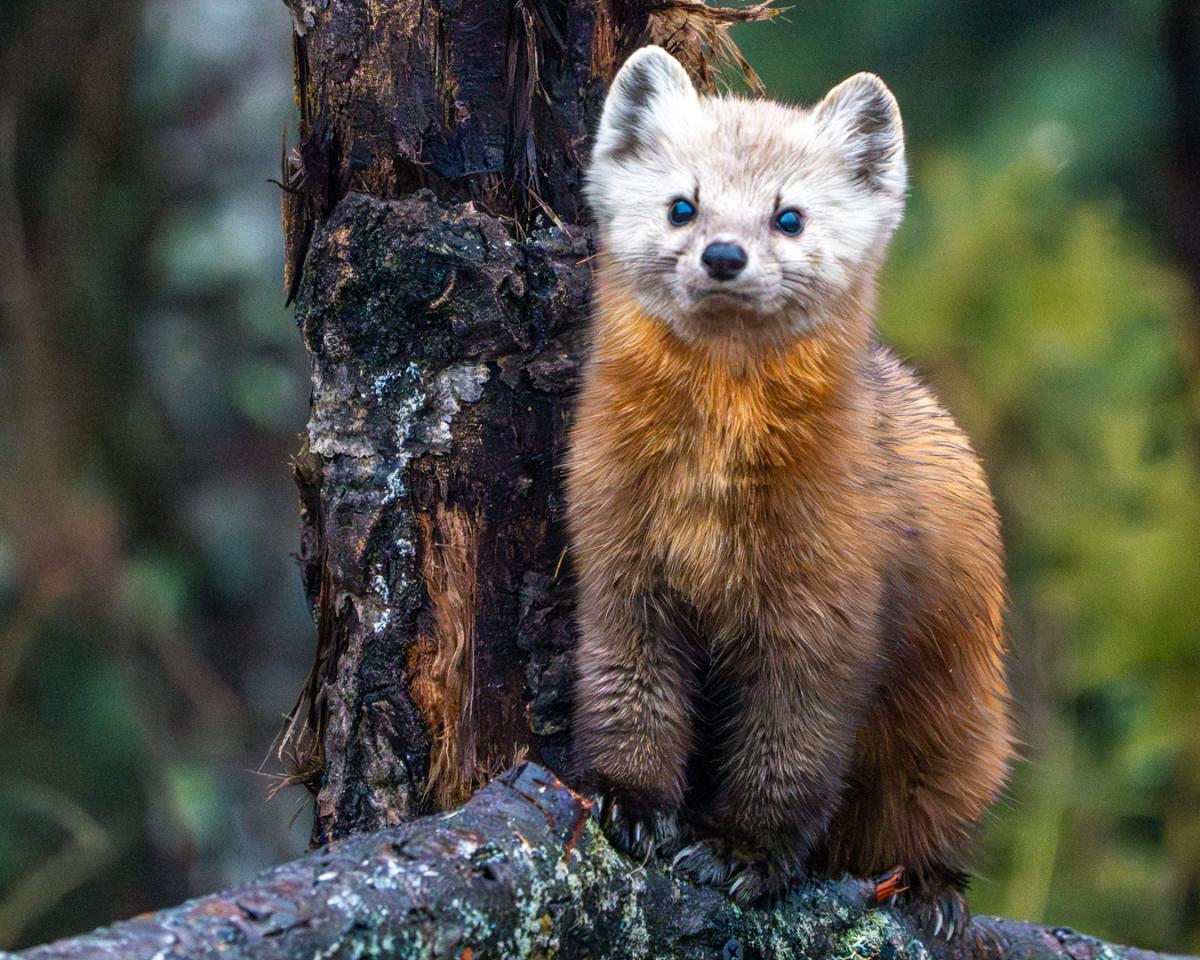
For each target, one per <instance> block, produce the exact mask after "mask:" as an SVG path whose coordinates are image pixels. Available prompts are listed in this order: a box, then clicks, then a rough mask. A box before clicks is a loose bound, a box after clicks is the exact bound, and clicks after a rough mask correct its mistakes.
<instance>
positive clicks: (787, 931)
mask: <svg viewBox="0 0 1200 960" xmlns="http://www.w3.org/2000/svg"><path fill="white" fill-rule="evenodd" d="M874 899H875V898H874V885H873V884H868V883H862V882H859V881H853V880H843V881H838V882H829V883H821V884H815V885H813V886H812V887H811V888H810V889H809V890H807V891H805V892H804V893H803V894H802V895H800V894H797V895H793V897H792V898H791V899H790V900H789V901H788V902H787V903H785V904H784V905H783V906H781V907H779V908H778V909H774V910H743V909H741V908H739V907H737V906H736V905H734V904H733V903H732V902H731V901H730V900H729V899H728V898H726V897H725V896H724V895H723V894H721V893H720V892H718V891H716V890H713V889H710V888H705V887H698V886H695V885H693V884H690V883H688V882H686V881H682V880H680V879H678V878H677V877H674V876H672V875H671V874H670V873H669V872H667V871H665V870H664V869H662V868H661V867H658V866H645V867H643V866H639V865H637V864H635V863H632V862H631V861H630V860H628V859H627V858H625V857H623V856H622V855H620V854H618V853H616V852H615V851H614V850H613V849H612V848H611V847H609V846H608V844H607V843H606V842H605V840H604V838H603V836H602V835H601V834H600V832H599V831H598V829H597V828H596V827H595V825H594V823H593V821H592V820H591V819H590V817H589V816H588V806H587V803H586V802H585V801H584V800H583V798H581V797H580V796H579V795H578V794H575V793H573V792H572V791H571V790H569V789H568V788H567V787H566V786H564V785H563V784H562V783H561V782H560V781H558V780H557V779H556V778H555V777H554V775H553V774H551V773H550V772H549V771H547V770H545V769H544V768H542V767H539V766H537V765H535V764H525V765H522V766H519V767H517V768H515V769H513V770H511V771H509V772H508V773H506V774H504V775H503V776H501V777H500V778H499V779H497V780H496V781H494V782H493V783H492V784H490V785H489V786H487V787H485V788H483V789H482V790H480V791H478V792H477V793H476V794H475V795H474V796H473V797H472V798H471V800H470V801H468V802H467V803H466V804H465V805H464V806H462V807H460V808H459V809H457V810H455V811H453V812H451V813H449V814H439V815H434V816H430V817H424V818H422V819H420V820H416V821H413V822H411V823H409V824H407V825H405V826H402V827H398V828H394V829H390V830H383V831H379V832H377V833H372V834H364V835H360V836H356V837H352V838H350V839H348V840H344V841H341V842H338V843H334V844H331V845H330V846H327V847H324V848H322V849H320V850H318V851H316V852H315V853H313V854H311V855H309V856H307V857H304V858H302V859H300V860H296V861H294V862H292V863H288V864H284V865H283V866H280V867H276V868H274V869H272V870H268V871H266V872H265V873H263V874H261V875H260V876H259V877H258V878H257V879H255V880H253V881H251V882H249V883H247V884H244V885H243V886H240V887H237V888H235V889H233V890H230V891H227V892H225V893H222V894H217V895H215V896H211V897H205V898H203V899H200V900H194V901H192V902H190V903H187V904H184V905H183V906H180V907H176V908H174V909H171V910H164V911H162V912H161V913H157V914H154V915H150V916H145V917H141V918H138V919H135V920H131V921H129V922H127V923H122V924H117V925H116V926H113V927H109V928H106V929H103V930H99V931H96V932H95V933H92V934H88V935H87V936H83V937H78V938H76V939H73V940H63V941H60V942H58V943H55V944H51V945H48V946H43V947H35V948H33V949H31V950H27V951H25V952H23V953H21V954H0V960H15V958H16V957H20V958H23V960H48V958H51V957H61V958H70V960H112V958H121V960H182V958H216V957H221V958H224V960H283V958H293V957H321V958H342V957H344V958H351V957H355V958H356V957H376V956H378V957H395V958H417V957H428V958H443V957H444V958H457V960H473V958H475V957H479V958H481V960H482V958H484V957H548V956H563V957H620V958H623V960H624V958H629V957H643V956H648V955H653V956H655V957H663V958H666V957H678V958H692V957H696V958H699V957H705V958H708V957H721V958H725V960H733V958H737V960H751V958H768V957H770V958H784V957H808V958H812V960H825V958H831V960H832V958H839V960H848V958H864V960H866V958H871V957H882V958H885V960H901V958H902V960H924V958H928V957H935V958H942V957H947V956H949V955H950V953H951V951H948V950H947V949H946V947H945V945H944V944H942V943H941V942H940V941H936V940H933V939H932V938H930V937H928V936H925V935H924V934H922V933H921V932H920V931H919V930H918V929H917V927H916V926H915V925H914V924H913V922H912V920H911V919H910V918H908V917H907V916H906V915H905V914H904V913H903V912H902V911H900V910H886V909H880V908H879V907H877V906H876V905H875V903H874ZM954 953H955V954H956V956H957V957H958V958H961V960H973V958H979V960H996V958H997V957H1001V956H1004V957H1021V958H1024V960H1067V958H1069V960H1150V958H1154V957H1160V956H1161V955H1160V954H1154V953H1150V952H1148V951H1145V950H1136V949H1131V948H1127V947H1115V946H1110V945H1108V944H1105V943H1102V942H1100V941H1098V940H1095V939H1093V938H1091V937H1085V936H1082V935H1080V934H1077V933H1075V932H1074V931H1071V930H1067V929H1065V928H1056V929H1050V928H1045V927H1037V926H1034V925H1032V924H1025V923H1016V922H1013V921H1009V920H996V919H992V918H976V919H975V920H974V921H973V922H972V924H971V926H970V927H969V928H968V931H967V933H966V934H965V935H964V936H963V938H962V939H961V941H960V942H959V946H958V947H957V948H956V950H955V951H954Z"/></svg>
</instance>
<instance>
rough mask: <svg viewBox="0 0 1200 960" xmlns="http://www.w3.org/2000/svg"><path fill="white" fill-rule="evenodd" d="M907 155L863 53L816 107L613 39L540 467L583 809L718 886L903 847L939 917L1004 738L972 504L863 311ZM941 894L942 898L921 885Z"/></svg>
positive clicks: (986, 537)
mask: <svg viewBox="0 0 1200 960" xmlns="http://www.w3.org/2000/svg"><path fill="white" fill-rule="evenodd" d="M906 183H907V171H906V162H905V153H904V141H903V131H902V127H901V121H900V114H899V110H898V108H897V105H896V101H895V98H894V97H893V96H892V94H891V92H890V91H889V90H888V88H887V87H886V86H885V85H884V84H883V82H882V81H881V80H880V79H879V78H878V77H876V76H873V75H871V74H865V73H864V74H859V75H857V76H855V77H852V78H851V79H849V80H847V81H845V82H844V83H842V84H841V85H840V86H838V87H836V88H835V89H834V90H832V91H831V92H830V93H829V94H828V95H827V96H826V97H825V99H824V100H822V101H821V102H820V103H819V104H818V105H817V106H816V107H814V108H812V109H801V108H797V107H792V106H786V105H783V104H779V103H772V102H767V101H759V100H744V99H736V98H732V97H725V98H722V97H707V96H700V95H698V93H697V92H696V90H695V89H694V88H693V86H692V84H691V82H690V80H689V78H688V76H687V74H686V73H685V72H684V70H683V68H682V67H681V66H680V65H679V63H678V62H677V61H676V60H675V59H674V58H673V57H671V56H670V55H669V54H668V53H666V52H665V51H664V50H662V49H660V48H657V47H647V48H644V49H642V50H639V51H638V52H637V53H635V54H634V55H633V56H632V57H630V58H629V60H628V61H627V62H626V64H625V65H624V67H623V68H622V69H621V71H620V72H619V74H618V76H617V78H616V80H615V82H614V84H613V87H612V90H611V92H610V93H609V95H608V99H607V101H606V102H605V105H604V109H603V116H602V119H601V121H600V125H599V129H598V133H597V136H596V141H595V148H594V154H593V158H592V162H591V165H590V169H589V170H588V172H587V178H586V186H585V194H586V197H587V200H588V202H589V204H590V206H591V208H592V210H593V211H594V215H595V219H596V222H597V226H598V240H599V253H598V256H597V267H596V270H595V284H596V291H595V297H594V313H595V317H594V324H593V342H592V347H591V354H590V357H589V358H588V361H587V364H586V368H585V372H584V377H583V386H582V389H581V395H580V398H579V403H578V410H577V414H576V419H575V422H574V425H573V428H572V435H571V452H570V458H569V466H568V478H567V504H568V507H567V516H568V525H569V532H570V537H571V543H572V547H571V549H572V557H573V560H574V565H575V569H576V572H577V577H578V617H579V628H580V637H579V643H578V648H577V651H576V674H577V677H576V683H577V688H576V689H577V692H576V707H575V722H574V728H575V735H576V752H577V759H578V761H579V763H580V764H581V765H582V767H583V768H585V769H586V770H587V771H588V773H589V775H590V777H591V782H592V783H594V784H596V785H597V786H598V788H599V790H600V795H601V797H602V798H603V799H602V800H600V801H598V803H597V810H598V811H602V815H601V819H602V821H603V823H604V824H605V826H606V828H607V829H608V831H609V833H610V835H611V836H612V837H613V838H614V839H615V840H616V841H617V842H618V843H619V844H620V845H622V846H624V847H625V848H626V849H628V850H629V851H631V852H634V853H638V854H641V855H648V854H650V853H652V852H653V851H654V850H655V848H662V846H663V845H664V844H669V843H670V842H672V841H674V840H675V838H676V836H677V831H678V829H679V826H680V825H683V826H686V830H687V832H688V834H689V835H690V839H691V841H692V843H691V845H690V846H687V847H686V848H684V849H683V850H682V851H681V852H680V853H679V855H678V856H677V857H676V863H677V866H679V867H680V868H682V869H685V870H689V871H691V872H692V873H693V874H694V875H695V876H697V877H699V878H700V879H702V880H705V881H708V882H712V883H718V884H723V885H727V886H728V889H729V891H730V893H731V894H732V895H733V896H734V897H735V898H736V899H737V900H739V901H741V902H743V903H752V902H760V901H761V900H762V898H764V897H769V896H772V895H777V894H779V893H780V892H781V891H784V890H786V889H787V888H788V887H789V886H790V885H792V884H794V883H796V882H797V881H799V880H802V879H803V878H805V877H806V876H809V875H812V874H819V875H840V874H842V873H850V874H853V875H858V876H862V877H870V876H872V875H874V874H878V873H881V872H885V871H889V870H891V869H892V868H894V867H897V866H902V867H903V868H904V869H905V871H906V875H907V880H908V883H909V884H911V886H912V888H913V892H914V893H915V894H917V895H919V896H920V897H922V898H923V899H922V900H920V901H918V902H921V903H926V904H929V905H930V909H931V910H932V911H933V912H934V913H936V914H937V915H938V916H939V925H940V922H941V918H944V919H945V920H946V921H947V922H946V927H947V930H946V933H944V934H943V935H946V934H949V935H951V936H952V935H953V933H954V929H953V928H954V926H955V925H961V924H962V923H963V922H964V918H965V915H964V914H963V910H964V907H963V900H962V896H961V891H962V890H963V888H964V886H965V883H966V876H967V874H966V871H967V867H968V853H969V847H970V844H971V839H972V834H973V832H974V830H975V827H976V824H977V823H978V822H979V820H980V819H981V817H982V816H983V814H984V812H985V811H986V810H987V808H988V806H989V805H990V804H991V803H992V802H993V800H994V799H995V797H996V795H997V792H998V791H999V790H1000V788H1001V786H1002V784H1003V782H1004V779H1005V775H1006V770H1007V766H1008V763H1009V759H1010V756H1011V754H1012V738H1011V734H1010V726H1009V720H1008V717H1007V710H1006V707H1007V687H1006V681H1005V673H1004V664H1003V656H1004V640H1003V631H1002V622H1001V621H1002V608H1003V605H1004V592H1005V585H1004V571H1003V562H1002V548H1001V542H1000V536H999V531H998V521H997V517H996V512H995V509H994V507H993V503H992V499H991V496H990V494H989V492H988V487H987V483H986V480H985V478H984V475H983V472H982V470H981V468H980V465H979V462H978V460H977V459H976V457H975V455H974V454H973V453H972V450H971V447H970V445H969V444H968V441H967V439H966V437H965V436H964V435H963V433H962V432H961V431H960V430H959V429H958V427H957V426H956V425H955V423H954V421H953V420H952V419H951V417H950V415H949V414H948V413H947V412H946V411H945V410H944V409H943V408H942V407H941V406H940V405H939V403H938V401H937V400H936V399H935V398H934V396H933V395H932V394H931V393H930V391H929V390H928V389H927V388H926V387H924V386H923V385H922V384H921V383H920V382H918V380H917V378H916V377H915V375H914V374H913V372H912V371H911V370H909V369H908V368H907V367H906V366H905V365H904V364H902V363H901V362H900V361H899V360H898V359H897V358H896V356H895V355H894V354H893V353H892V351H891V350H890V349H889V348H888V347H886V346H884V345H882V344H880V343H879V342H878V340H877V339H876V331H875V328H874V324H873V320H872V310H873V305H874V299H875V296H874V287H875V281H876V275H877V273H878V271H879V268H880V265H881V262H882V260H883V257H884V253H885V250H886V248H887V245H888V242H889V240H890V238H891V236H892V234H893V233H894V231H895V230H896V228H897V226H898V225H899V223H900V220H901V217H902V214H903V208H904V201H905V192H906ZM939 909H940V911H941V912H940V913H938V911H939Z"/></svg>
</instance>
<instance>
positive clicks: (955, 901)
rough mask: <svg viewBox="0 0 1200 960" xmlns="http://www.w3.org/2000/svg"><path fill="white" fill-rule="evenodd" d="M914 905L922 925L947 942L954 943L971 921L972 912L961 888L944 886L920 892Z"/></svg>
mask: <svg viewBox="0 0 1200 960" xmlns="http://www.w3.org/2000/svg"><path fill="white" fill-rule="evenodd" d="M913 907H914V908H915V913H916V915H917V919H918V920H919V921H920V923H921V926H923V927H924V928H925V929H926V930H928V931H929V933H930V934H931V935H932V936H934V937H939V938H941V939H942V940H944V941H946V943H953V942H954V941H955V940H956V939H957V938H959V937H960V936H961V935H962V933H963V931H964V930H966V929H967V927H968V925H969V924H970V923H971V912H970V911H969V910H968V909H967V900H966V897H964V896H963V895H962V891H960V890H954V889H945V888H943V889H939V890H934V891H930V892H928V893H925V894H919V895H918V896H917V898H916V900H915V902H914V904H913Z"/></svg>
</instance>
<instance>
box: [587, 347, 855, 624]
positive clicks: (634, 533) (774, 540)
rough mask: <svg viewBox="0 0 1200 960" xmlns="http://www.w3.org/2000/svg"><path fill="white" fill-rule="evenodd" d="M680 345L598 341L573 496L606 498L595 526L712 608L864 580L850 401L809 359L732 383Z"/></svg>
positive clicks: (794, 596) (742, 607)
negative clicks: (619, 346) (614, 347)
mask: <svg viewBox="0 0 1200 960" xmlns="http://www.w3.org/2000/svg"><path fill="white" fill-rule="evenodd" d="M610 346H611V345H610ZM670 351H676V352H674V353H672V352H670ZM679 351H680V348H679V346H678V345H675V344H670V345H665V346H664V345H663V344H662V343H661V342H657V341H655V340H653V339H651V340H650V341H649V342H645V343H642V344H639V348H638V349H635V350H629V351H608V352H607V353H606V351H605V349H604V345H603V344H602V345H601V350H600V352H599V356H598V362H597V364H596V366H595V367H594V368H593V369H592V370H591V371H590V373H589V377H588V380H587V383H586V385H585V389H584V394H583V397H582V398H581V406H580V411H579V420H578V422H577V427H576V437H575V446H576V450H577V451H579V453H578V454H577V460H576V464H577V470H576V473H577V479H576V484H575V487H576V495H582V496H588V495H589V491H591V494H592V495H594V496H596V497H598V498H601V499H602V500H603V501H604V502H605V507H604V509H603V510H601V511H599V512H598V513H597V514H596V522H603V523H605V524H611V525H612V528H613V530H614V531H620V533H619V539H621V540H623V541H625V542H626V545H627V546H628V548H629V552H630V553H632V554H634V555H636V556H637V557H639V559H640V560H641V564H642V565H644V566H645V567H646V568H647V569H653V570H654V571H655V573H657V574H662V575H665V577H666V579H667V581H668V583H669V585H670V586H671V587H672V589H674V590H677V591H679V592H680V593H682V594H684V595H685V596H687V597H688V599H689V600H691V601H692V602H694V603H696V604H697V606H699V607H701V608H708V609H714V610H716V609H724V610H728V609H730V608H735V609H737V610H738V611H742V612H746V611H752V610H754V609H756V608H762V607H765V606H770V607H773V608H778V607H779V606H781V605H783V604H785V603H786V602H792V601H795V602H803V601H805V600H806V599H808V600H817V599H819V598H821V597H823V596H824V597H829V596H832V595H833V594H836V593H837V591H838V590H839V589H844V588H845V583H846V582H847V581H848V580H853V579H855V578H859V579H861V578H862V576H863V575H864V573H865V572H866V571H864V569H863V567H864V564H865V565H867V566H873V564H871V563H870V560H869V555H870V553H871V547H870V545H869V541H870V537H869V533H868V529H867V528H868V526H869V516H868V515H869V513H870V512H871V508H870V505H869V503H868V500H867V498H866V495H865V493H864V491H865V489H866V486H865V485H864V484H863V483H862V482H861V480H862V479H863V478H861V477H856V473H857V472H861V470H862V464H861V463H858V462H857V461H859V460H861V459H863V455H864V453H865V450H866V447H865V441H864V440H863V439H862V438H861V437H860V436H859V433H860V432H861V427H862V422H863V417H862V416H861V411H860V410H858V409H857V408H856V407H855V405H854V404H853V402H852V400H853V398H852V397H851V398H850V400H849V401H848V400H847V398H845V397H843V396H842V395H841V393H840V392H839V386H840V385H838V384H834V383H831V382H830V381H829V380H828V379H827V378H826V377H825V371H824V370H823V369H822V368H821V367H820V366H819V365H818V364H815V363H814V362H813V359H812V358H811V357H808V356H800V357H793V358H788V359H790V361H791V363H790V365H788V364H784V363H783V362H780V363H777V364H775V365H773V366H767V367H765V368H764V369H758V370H754V371H752V372H750V373H739V374H738V375H734V374H733V373H731V372H730V371H728V370H725V369H722V368H721V367H720V366H719V365H714V364H711V363H705V362H703V358H697V357H696V356H694V355H689V354H687V353H686V351H684V352H683V355H682V356H681V355H679ZM864 542H866V544H867V545H866V546H864ZM852 545H857V546H855V547H853V548H852ZM805 587H807V590H804V589H803V588H805Z"/></svg>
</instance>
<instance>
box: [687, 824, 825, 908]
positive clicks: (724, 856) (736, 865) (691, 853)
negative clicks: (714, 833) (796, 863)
mask: <svg viewBox="0 0 1200 960" xmlns="http://www.w3.org/2000/svg"><path fill="white" fill-rule="evenodd" d="M671 866H672V868H674V869H675V870H678V871H679V872H680V873H683V874H685V875H686V876H688V877H691V878H692V879H694V880H696V881H698V882H700V883H705V884H709V885H710V886H715V887H722V888H725V889H726V890H728V892H729V896H730V897H732V898H733V899H734V900H735V901H737V902H738V903H739V904H741V905H742V906H744V907H748V906H760V905H764V904H769V903H771V902H774V901H775V900H778V899H781V898H782V897H783V896H784V895H785V894H787V892H788V890H790V889H791V888H792V887H793V886H795V885H797V884H799V883H801V882H802V881H803V880H804V873H803V871H802V870H800V869H799V868H797V867H787V866H785V865H784V864H783V863H781V862H779V861H778V860H776V859H775V858H772V857H767V856H764V855H762V854H761V853H759V852H755V851H745V850H739V849H737V848H736V847H734V846H733V845H732V844H729V843H727V842H726V841H723V840H712V839H709V840H700V841H698V842H697V843H693V844H691V845H690V846H687V847H684V848H683V849H682V850H680V851H679V853H677V854H676V855H675V859H674V860H672V861H671Z"/></svg>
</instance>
